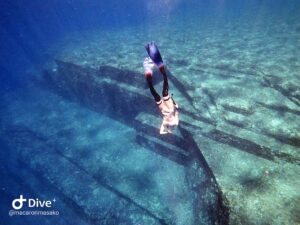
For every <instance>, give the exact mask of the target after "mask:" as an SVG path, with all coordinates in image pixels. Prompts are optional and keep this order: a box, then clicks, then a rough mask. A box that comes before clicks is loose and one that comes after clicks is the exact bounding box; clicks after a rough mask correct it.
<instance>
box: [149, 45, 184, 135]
mask: <svg viewBox="0 0 300 225" xmlns="http://www.w3.org/2000/svg"><path fill="white" fill-rule="evenodd" d="M146 50H147V52H148V54H149V56H150V58H149V57H147V58H145V60H144V63H143V66H144V74H145V77H146V79H147V83H148V86H149V89H150V92H151V94H152V96H153V97H154V99H155V101H156V104H157V106H158V108H159V110H160V111H161V113H162V115H163V121H162V124H161V126H160V134H167V133H172V128H173V127H174V126H177V125H178V123H179V113H178V105H177V104H176V103H175V101H174V100H173V98H172V97H170V96H169V85H168V77H167V74H166V72H165V67H164V64H163V61H162V58H161V55H160V53H159V51H158V49H157V47H156V45H155V43H154V42H151V43H149V44H148V45H147V46H146ZM155 66H157V67H158V69H159V71H160V72H161V73H162V75H163V91H162V96H163V99H161V97H160V96H159V94H158V93H157V92H156V90H155V89H154V87H153V83H152V75H153V70H154V68H155Z"/></svg>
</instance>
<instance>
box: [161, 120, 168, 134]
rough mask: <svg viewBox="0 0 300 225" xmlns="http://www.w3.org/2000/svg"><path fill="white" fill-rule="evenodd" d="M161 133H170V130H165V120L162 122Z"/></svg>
mask: <svg viewBox="0 0 300 225" xmlns="http://www.w3.org/2000/svg"><path fill="white" fill-rule="evenodd" d="M159 133H160V134H167V133H168V131H165V125H164V122H162V123H161V126H160V131H159Z"/></svg>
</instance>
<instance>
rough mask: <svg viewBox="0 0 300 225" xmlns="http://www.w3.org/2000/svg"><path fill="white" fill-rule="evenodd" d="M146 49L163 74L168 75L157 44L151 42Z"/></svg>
mask: <svg viewBox="0 0 300 225" xmlns="http://www.w3.org/2000/svg"><path fill="white" fill-rule="evenodd" d="M145 48H146V50H147V52H148V55H149V57H150V58H151V59H152V61H153V62H154V63H155V65H156V66H157V67H158V68H159V71H160V72H161V73H162V74H166V71H165V66H164V63H163V60H162V57H161V55H160V52H159V50H158V48H157V46H156V44H155V42H154V41H151V42H150V43H148V44H147V45H146V46H145Z"/></svg>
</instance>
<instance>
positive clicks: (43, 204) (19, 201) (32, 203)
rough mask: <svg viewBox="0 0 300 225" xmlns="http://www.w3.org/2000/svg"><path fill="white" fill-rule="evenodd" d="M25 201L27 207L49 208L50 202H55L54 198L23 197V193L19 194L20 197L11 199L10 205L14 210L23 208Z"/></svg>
mask: <svg viewBox="0 0 300 225" xmlns="http://www.w3.org/2000/svg"><path fill="white" fill-rule="evenodd" d="M25 202H27V206H28V207H29V208H51V207H52V203H53V202H56V200H55V198H54V199H53V200H39V199H38V198H36V199H33V198H28V199H26V198H23V195H20V198H16V199H14V200H13V201H12V204H11V205H12V207H13V208H14V209H15V210H19V209H22V208H23V205H24V203H25Z"/></svg>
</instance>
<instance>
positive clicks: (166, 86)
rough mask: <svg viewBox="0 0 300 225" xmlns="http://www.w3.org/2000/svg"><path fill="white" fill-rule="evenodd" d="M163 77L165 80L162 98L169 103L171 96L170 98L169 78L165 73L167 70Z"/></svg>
mask: <svg viewBox="0 0 300 225" xmlns="http://www.w3.org/2000/svg"><path fill="white" fill-rule="evenodd" d="M162 75H163V78H164V83H163V91H162V96H163V98H164V100H165V101H167V100H169V98H170V96H169V83H168V77H167V73H166V72H165V70H163V72H162Z"/></svg>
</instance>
